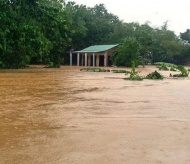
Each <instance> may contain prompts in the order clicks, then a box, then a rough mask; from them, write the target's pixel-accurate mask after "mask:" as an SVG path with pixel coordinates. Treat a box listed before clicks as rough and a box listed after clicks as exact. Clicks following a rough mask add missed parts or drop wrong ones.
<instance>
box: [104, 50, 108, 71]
mask: <svg viewBox="0 0 190 164" xmlns="http://www.w3.org/2000/svg"><path fill="white" fill-rule="evenodd" d="M104 66H105V67H107V66H108V53H107V51H106V53H105V54H104Z"/></svg>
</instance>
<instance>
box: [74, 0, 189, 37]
mask: <svg viewBox="0 0 190 164" xmlns="http://www.w3.org/2000/svg"><path fill="white" fill-rule="evenodd" d="M70 1H75V2H76V3H77V4H84V5H86V6H88V7H93V6H94V5H95V4H100V3H103V4H105V6H106V9H107V10H108V12H110V13H112V14H115V15H117V16H118V17H119V19H121V20H123V21H124V22H139V23H140V24H142V23H144V22H146V21H150V23H151V24H150V25H151V26H152V27H160V26H162V25H163V23H164V22H166V21H168V29H169V30H172V31H175V33H176V34H177V35H178V34H179V33H180V32H185V31H186V29H188V28H189V29H190V0H70Z"/></svg>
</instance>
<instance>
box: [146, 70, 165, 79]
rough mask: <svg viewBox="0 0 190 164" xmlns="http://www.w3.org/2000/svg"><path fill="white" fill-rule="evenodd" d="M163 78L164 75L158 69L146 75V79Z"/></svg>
mask: <svg viewBox="0 0 190 164" xmlns="http://www.w3.org/2000/svg"><path fill="white" fill-rule="evenodd" d="M163 78H164V77H163V76H162V75H161V74H160V73H158V72H157V71H154V72H152V73H150V74H148V75H147V76H146V77H145V79H163Z"/></svg>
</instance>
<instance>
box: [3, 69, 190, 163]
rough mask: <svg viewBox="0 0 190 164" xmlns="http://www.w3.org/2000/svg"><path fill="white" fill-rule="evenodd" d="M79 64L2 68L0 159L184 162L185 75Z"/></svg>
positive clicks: (188, 142) (187, 124)
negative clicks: (130, 73)
mask: <svg viewBox="0 0 190 164" xmlns="http://www.w3.org/2000/svg"><path fill="white" fill-rule="evenodd" d="M79 70H80V68H79V67H62V68H61V69H44V68H40V67H39V68H36V67H32V68H27V69H22V70H1V71H0V163H2V164H17V163H18V164H43V163H45V164H65V163H66V164H69V163H76V164H89V163H90V164H100V163H102V164H115V163H118V164H122V163H123V164H126V163H127V164H157V163H158V164H159V163H165V164H170V163H172V164H189V163H190V78H184V79H170V78H167V79H164V80H157V81H151V80H144V81H124V80H123V79H121V78H123V77H125V75H124V74H114V73H110V72H107V73H94V72H80V71H79ZM139 70H141V71H142V72H141V74H142V75H146V74H147V73H149V72H151V71H153V70H155V67H153V66H147V67H145V68H139ZM162 73H163V74H164V75H165V76H168V75H169V73H168V72H164V71H163V72H162Z"/></svg>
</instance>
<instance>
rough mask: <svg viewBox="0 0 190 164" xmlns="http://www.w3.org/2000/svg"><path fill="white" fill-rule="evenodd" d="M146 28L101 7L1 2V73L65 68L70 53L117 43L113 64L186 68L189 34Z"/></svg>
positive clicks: (46, 0) (56, 1)
mask: <svg viewBox="0 0 190 164" xmlns="http://www.w3.org/2000/svg"><path fill="white" fill-rule="evenodd" d="M167 25H168V24H167V22H165V23H163V26H162V27H160V28H153V27H151V26H150V25H149V23H148V22H147V23H144V24H142V25H140V24H139V23H137V22H132V23H125V22H123V21H122V20H120V19H119V18H118V17H117V16H116V15H114V14H112V13H109V12H108V11H107V9H106V7H105V6H104V5H103V4H99V5H95V6H94V7H87V6H85V5H78V4H76V3H75V2H67V3H66V2H65V1H64V0H0V68H23V67H25V66H26V65H28V64H31V63H32V64H48V63H50V62H51V63H53V65H54V66H55V67H59V66H60V64H68V57H69V54H68V53H69V51H70V49H71V48H74V49H75V50H80V49H83V48H85V47H87V46H90V45H97V44H115V43H119V44H120V46H119V49H118V50H117V51H116V52H114V53H113V55H112V57H111V60H112V63H113V64H115V65H118V66H129V65H130V61H135V62H136V63H138V64H141V63H143V64H146V63H154V62H172V63H176V64H186V63H189V62H190V45H189V43H190V30H189V29H187V31H185V32H184V33H181V34H180V36H176V35H175V33H174V32H173V31H170V30H168V29H167Z"/></svg>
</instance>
